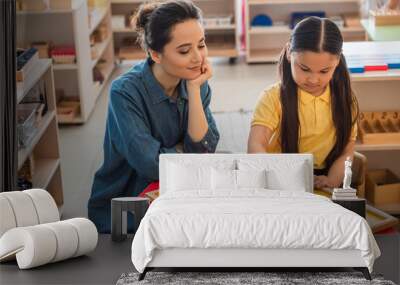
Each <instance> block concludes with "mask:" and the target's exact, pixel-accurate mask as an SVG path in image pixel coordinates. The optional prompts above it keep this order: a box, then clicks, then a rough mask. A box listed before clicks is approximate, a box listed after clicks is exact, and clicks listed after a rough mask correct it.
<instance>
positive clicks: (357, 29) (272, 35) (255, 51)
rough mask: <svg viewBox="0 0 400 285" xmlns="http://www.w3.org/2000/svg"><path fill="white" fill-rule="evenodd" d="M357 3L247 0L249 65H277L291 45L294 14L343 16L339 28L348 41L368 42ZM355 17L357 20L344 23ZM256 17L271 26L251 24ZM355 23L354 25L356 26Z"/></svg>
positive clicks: (246, 31) (337, 0)
mask: <svg viewBox="0 0 400 285" xmlns="http://www.w3.org/2000/svg"><path fill="white" fill-rule="evenodd" d="M359 10H360V1H358V0H326V1H325V0H299V1H297V0H248V1H246V11H245V23H246V26H245V34H246V61H247V63H262V62H263V63H275V62H277V61H278V60H279V55H280V53H281V51H282V49H283V47H284V46H285V44H286V43H287V42H288V40H289V37H290V33H291V31H292V30H291V28H290V26H289V23H290V21H291V15H292V13H295V12H300V11H321V12H325V14H326V16H327V17H328V18H332V17H342V18H341V19H342V23H343V24H342V25H339V27H340V30H341V32H342V35H343V38H344V40H345V41H362V40H365V30H364V28H363V27H362V25H361V22H360V21H359V17H360V13H359ZM349 15H352V17H356V19H358V21H357V20H356V21H353V22H352V23H351V24H350V21H346V20H344V19H345V17H348V16H349ZM256 16H267V17H269V19H270V21H271V22H272V24H269V25H266V24H265V25H263V26H258V25H254V26H253V25H252V21H253V19H254V18H255V17H256ZM354 22H355V23H354Z"/></svg>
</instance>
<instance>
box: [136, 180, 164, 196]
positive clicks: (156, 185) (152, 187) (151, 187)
mask: <svg viewBox="0 0 400 285" xmlns="http://www.w3.org/2000/svg"><path fill="white" fill-rule="evenodd" d="M157 189H160V183H159V182H158V181H156V182H151V183H150V184H149V185H147V187H146V188H145V189H144V190H143V191H142V193H140V194H139V197H143V198H144V197H146V196H145V195H146V193H148V192H152V191H154V190H157Z"/></svg>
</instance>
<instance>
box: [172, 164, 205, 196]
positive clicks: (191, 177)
mask: <svg viewBox="0 0 400 285" xmlns="http://www.w3.org/2000/svg"><path fill="white" fill-rule="evenodd" d="M168 175H169V177H168V180H167V181H168V185H167V189H168V191H185V190H189V189H210V188H211V177H210V175H211V167H206V166H194V165H185V164H179V163H172V162H171V163H169V164H168Z"/></svg>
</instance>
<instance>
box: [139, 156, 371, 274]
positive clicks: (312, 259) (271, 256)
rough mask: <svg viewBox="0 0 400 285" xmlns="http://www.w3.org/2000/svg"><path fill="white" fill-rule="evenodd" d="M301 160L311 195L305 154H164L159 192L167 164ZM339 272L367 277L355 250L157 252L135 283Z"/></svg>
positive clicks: (174, 250)
mask: <svg viewBox="0 0 400 285" xmlns="http://www.w3.org/2000/svg"><path fill="white" fill-rule="evenodd" d="M278 155H279V159H288V160H291V159H296V160H298V159H301V160H304V161H305V162H306V163H307V165H308V166H309V167H308V169H307V172H308V171H309V173H305V175H307V176H308V177H309V182H310V183H309V185H308V187H307V191H308V192H311V193H312V192H313V186H314V185H313V158H312V156H311V155H309V154H254V155H248V154H211V155H208V154H202V155H195V154H192V155H190V154H185V155H182V154H178V155H176V154H166V155H161V156H160V194H161V195H162V194H163V193H165V191H166V189H164V188H163V185H165V182H166V181H167V179H168V176H167V169H168V167H167V163H168V161H171V160H172V161H174V160H182V158H183V157H184V156H186V157H185V158H184V159H185V160H186V159H188V160H190V161H192V162H194V163H196V160H208V161H210V162H212V161H213V160H214V161H215V160H219V159H232V160H235V159H242V158H246V159H247V158H251V159H266V158H268V157H269V158H275V159H276V158H277V156H278ZM282 267H284V268H343V267H350V268H353V269H355V270H358V271H361V272H362V273H363V275H364V277H365V278H366V279H367V280H371V276H370V273H369V270H368V268H367V267H366V264H365V262H364V260H363V259H362V257H361V252H360V251H359V250H328V249H253V248H252V249H248V248H243V249H240V248H239V249H238V248H219V249H215V248H210V249H196V248H169V249H162V250H160V249H157V250H156V251H155V252H154V256H153V259H152V261H151V262H150V263H149V264H148V265H147V267H146V268H145V270H144V271H143V273H141V274H140V275H139V280H143V279H144V278H145V276H146V273H147V272H149V271H151V270H153V269H155V268H232V269H237V271H246V269H250V268H260V269H261V268H282Z"/></svg>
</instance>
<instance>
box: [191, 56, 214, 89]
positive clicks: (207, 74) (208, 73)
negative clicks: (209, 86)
mask: <svg viewBox="0 0 400 285" xmlns="http://www.w3.org/2000/svg"><path fill="white" fill-rule="evenodd" d="M200 71H201V73H200V75H199V76H198V77H197V78H195V79H192V80H188V81H186V87H187V89H188V91H189V90H195V89H199V88H200V86H201V85H203V84H204V82H206V81H207V80H208V79H210V78H211V77H212V75H213V74H212V73H213V71H212V67H211V64H210V62H209V61H208V59H207V58H205V59H204V62H203V64H202V66H201V70H200Z"/></svg>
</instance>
